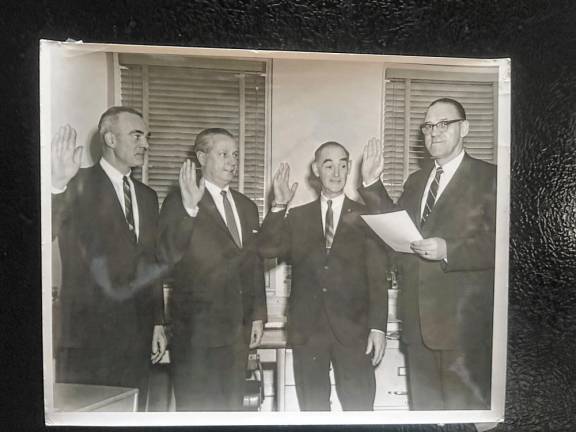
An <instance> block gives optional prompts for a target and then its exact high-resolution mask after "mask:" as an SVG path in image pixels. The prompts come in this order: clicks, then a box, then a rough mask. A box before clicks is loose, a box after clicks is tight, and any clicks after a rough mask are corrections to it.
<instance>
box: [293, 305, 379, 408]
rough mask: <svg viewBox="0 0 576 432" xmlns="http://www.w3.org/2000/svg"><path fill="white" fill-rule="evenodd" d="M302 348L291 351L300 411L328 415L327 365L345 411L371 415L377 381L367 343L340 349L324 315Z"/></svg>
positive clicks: (328, 376)
mask: <svg viewBox="0 0 576 432" xmlns="http://www.w3.org/2000/svg"><path fill="white" fill-rule="evenodd" d="M320 321H321V322H320V324H319V325H318V327H317V328H316V330H315V331H314V333H313V334H311V335H310V336H309V338H308V340H307V341H306V343H304V344H302V345H295V346H293V347H292V352H293V355H294V379H295V381H296V393H297V395H298V403H299V405H300V409H301V410H302V411H330V375H329V371H330V363H332V366H333V368H334V378H335V381H336V392H337V394H338V398H339V399H340V403H341V404H342V408H343V409H344V410H346V411H372V409H373V408H374V396H375V392H376V381H375V378H374V368H373V367H372V363H371V361H370V357H369V356H367V355H366V354H364V352H365V350H366V341H359V343H358V344H356V345H353V346H346V345H342V344H341V343H340V342H338V340H337V339H336V337H335V336H334V334H333V332H332V330H331V329H330V326H329V325H328V323H327V318H326V316H325V315H323V316H322V318H321V320H320Z"/></svg>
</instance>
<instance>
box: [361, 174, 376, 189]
mask: <svg viewBox="0 0 576 432" xmlns="http://www.w3.org/2000/svg"><path fill="white" fill-rule="evenodd" d="M379 180H380V177H378V178H377V179H376V180H374V181H371V182H370V183H366V182H362V186H363V187H365V188H367V187H370V186H372V185H373V184H375V183H376V182H378V181H379Z"/></svg>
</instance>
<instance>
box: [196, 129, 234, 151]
mask: <svg viewBox="0 0 576 432" xmlns="http://www.w3.org/2000/svg"><path fill="white" fill-rule="evenodd" d="M215 135H225V136H227V137H230V138H232V139H234V135H232V134H231V133H230V132H228V131H227V130H226V129H223V128H210V129H204V130H203V131H202V132H200V133H199V134H198V135H196V139H195V140H194V153H197V152H199V151H201V152H202V153H208V152H209V151H210V149H211V148H212V137H213V136H215Z"/></svg>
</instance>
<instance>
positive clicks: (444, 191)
mask: <svg viewBox="0 0 576 432" xmlns="http://www.w3.org/2000/svg"><path fill="white" fill-rule="evenodd" d="M469 127H470V126H469V123H468V120H466V112H465V110H464V108H463V107H462V105H461V104H460V103H459V102H457V101H456V100H453V99H448V98H442V99H437V100H435V101H434V102H432V103H431V104H430V105H429V106H428V109H427V111H426V116H425V120H424V123H423V124H422V126H421V130H422V133H423V135H424V144H425V146H426V150H427V151H428V153H429V154H430V157H431V159H432V160H433V162H434V163H433V164H431V165H430V166H428V167H425V168H422V169H420V170H418V171H416V172H415V173H413V174H412V175H410V176H409V177H408V179H407V180H406V182H405V184H404V191H403V193H402V195H401V197H400V199H399V200H398V203H397V204H395V203H394V202H393V201H392V199H391V198H390V196H389V195H388V193H387V192H386V189H385V188H384V185H383V184H382V182H381V181H379V177H380V175H381V173H382V170H383V162H384V161H383V156H382V148H381V146H380V144H379V143H378V142H377V141H375V140H371V142H369V143H368V145H367V146H366V147H365V149H364V154H363V166H362V178H363V187H362V188H360V194H361V195H362V197H363V198H364V200H365V202H366V204H367V206H368V208H369V209H370V210H371V211H373V212H377V213H378V212H380V213H381V212H389V211H394V210H400V209H404V210H406V211H407V212H408V214H409V215H410V217H411V219H412V220H413V221H414V223H415V225H416V226H417V227H418V229H419V230H420V232H421V233H422V237H423V240H419V241H415V242H413V243H412V244H411V248H412V251H413V253H412V254H399V256H398V262H399V271H400V273H401V274H400V275H399V276H400V283H401V293H402V297H401V300H400V303H399V309H400V310H399V314H400V316H401V318H402V342H403V347H404V351H405V353H406V361H407V374H408V390H409V402H410V408H411V409H413V410H437V409H461V410H464V409H489V408H490V377H491V355H492V308H493V289H494V254H495V231H496V167H495V166H494V165H491V164H488V163H486V162H483V161H480V160H478V159H474V158H472V157H471V156H469V155H468V154H467V153H466V152H465V150H464V146H463V139H464V137H465V136H466V135H467V134H468V132H469Z"/></svg>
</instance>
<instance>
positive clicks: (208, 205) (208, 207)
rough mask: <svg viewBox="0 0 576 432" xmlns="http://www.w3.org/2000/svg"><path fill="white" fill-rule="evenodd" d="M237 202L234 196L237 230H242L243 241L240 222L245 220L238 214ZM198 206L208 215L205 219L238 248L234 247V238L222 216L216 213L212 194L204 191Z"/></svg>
mask: <svg viewBox="0 0 576 432" xmlns="http://www.w3.org/2000/svg"><path fill="white" fill-rule="evenodd" d="M230 190H231V189H230ZM232 193H234V191H232ZM238 201H239V200H237V199H236V196H234V203H235V204H236V211H238V217H239V218H240V227H239V229H241V230H242V239H244V233H245V232H246V230H245V229H244V226H243V225H244V223H243V222H242V221H243V219H245V218H243V217H242V214H241V213H240V208H239V206H238ZM198 206H199V207H200V208H202V209H204V210H205V211H206V213H208V214H209V216H208V217H207V218H206V219H207V220H209V221H211V222H212V223H214V224H215V225H216V226H217V227H218V228H220V229H222V230H224V232H225V233H226V234H227V235H228V238H229V239H230V241H231V242H232V243H234V245H235V246H236V247H238V245H236V242H235V241H234V238H233V237H232V234H230V230H229V229H228V226H227V225H226V221H225V220H224V218H223V217H222V215H221V214H220V212H219V211H218V208H217V207H216V203H215V202H214V198H213V197H212V194H211V193H210V192H209V191H207V190H206V191H205V192H204V195H203V196H202V199H201V200H200V202H199V203H198Z"/></svg>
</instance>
